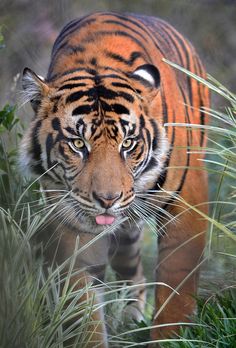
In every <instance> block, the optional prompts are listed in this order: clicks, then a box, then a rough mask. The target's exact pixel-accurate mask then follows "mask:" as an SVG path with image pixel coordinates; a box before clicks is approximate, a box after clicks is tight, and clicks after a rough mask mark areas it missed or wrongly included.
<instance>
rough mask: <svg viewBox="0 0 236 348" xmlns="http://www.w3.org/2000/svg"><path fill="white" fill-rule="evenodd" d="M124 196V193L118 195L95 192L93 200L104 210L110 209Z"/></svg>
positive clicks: (117, 193)
mask: <svg viewBox="0 0 236 348" xmlns="http://www.w3.org/2000/svg"><path fill="white" fill-rule="evenodd" d="M121 196H122V192H116V193H96V192H93V198H94V199H95V201H97V202H98V203H99V204H100V206H101V207H102V208H105V209H108V208H111V207H112V206H113V204H114V203H115V202H116V201H117V200H118V199H119V198H120V197H121Z"/></svg>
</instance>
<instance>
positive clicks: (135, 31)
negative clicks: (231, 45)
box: [103, 19, 147, 41]
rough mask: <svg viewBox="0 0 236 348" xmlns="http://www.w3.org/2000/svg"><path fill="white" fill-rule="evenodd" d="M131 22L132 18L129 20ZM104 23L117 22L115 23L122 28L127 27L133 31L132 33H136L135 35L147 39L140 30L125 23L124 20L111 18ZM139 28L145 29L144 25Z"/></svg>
mask: <svg viewBox="0 0 236 348" xmlns="http://www.w3.org/2000/svg"><path fill="white" fill-rule="evenodd" d="M129 22H131V20H130V21H129ZM103 23H107V24H115V25H119V26H121V27H122V28H126V29H129V30H130V31H132V33H134V34H135V35H139V36H140V37H141V38H142V39H143V40H144V41H146V40H147V39H146V37H145V36H144V35H143V34H142V33H141V32H139V31H137V30H135V29H133V28H132V27H130V26H129V25H127V24H124V23H122V22H119V21H116V20H111V19H107V20H105V21H104V22H103ZM139 29H142V31H144V30H143V27H141V26H139Z"/></svg>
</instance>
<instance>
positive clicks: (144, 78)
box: [132, 64, 161, 88]
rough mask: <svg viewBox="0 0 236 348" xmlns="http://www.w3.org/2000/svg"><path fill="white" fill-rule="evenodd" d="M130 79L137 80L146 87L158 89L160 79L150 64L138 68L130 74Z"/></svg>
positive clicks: (156, 70) (157, 71)
mask: <svg viewBox="0 0 236 348" xmlns="http://www.w3.org/2000/svg"><path fill="white" fill-rule="evenodd" d="M132 77H133V78H135V79H138V80H139V81H140V82H142V83H143V84H145V85H147V86H148V87H153V88H158V87H159V86H160V82H161V77H160V72H159V70H158V69H157V68H156V67H155V65H152V64H144V65H141V66H139V67H138V68H137V69H136V70H135V71H134V72H133V74H132Z"/></svg>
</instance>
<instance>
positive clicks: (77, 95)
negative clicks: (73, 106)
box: [66, 91, 88, 104]
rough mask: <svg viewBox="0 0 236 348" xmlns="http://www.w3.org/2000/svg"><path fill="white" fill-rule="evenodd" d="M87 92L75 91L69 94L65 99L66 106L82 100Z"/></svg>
mask: <svg viewBox="0 0 236 348" xmlns="http://www.w3.org/2000/svg"><path fill="white" fill-rule="evenodd" d="M87 95H88V92H87V91H77V92H74V93H71V94H70V95H69V96H68V97H67V98H66V104H69V103H73V102H75V101H78V100H79V99H81V98H83V97H84V96H87Z"/></svg>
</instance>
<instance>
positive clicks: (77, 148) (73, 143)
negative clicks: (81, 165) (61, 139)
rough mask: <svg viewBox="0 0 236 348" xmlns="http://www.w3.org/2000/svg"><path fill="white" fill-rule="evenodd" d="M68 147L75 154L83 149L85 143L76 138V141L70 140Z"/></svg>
mask: <svg viewBox="0 0 236 348" xmlns="http://www.w3.org/2000/svg"><path fill="white" fill-rule="evenodd" d="M69 145H70V147H71V148H72V150H74V151H75V152H77V151H81V150H82V149H83V148H84V147H85V142H84V141H83V139H81V138H77V139H72V140H71V141H70V142H69Z"/></svg>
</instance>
